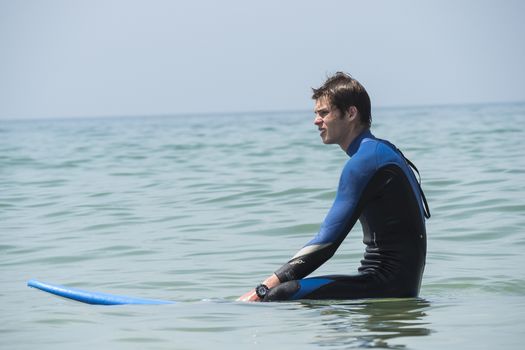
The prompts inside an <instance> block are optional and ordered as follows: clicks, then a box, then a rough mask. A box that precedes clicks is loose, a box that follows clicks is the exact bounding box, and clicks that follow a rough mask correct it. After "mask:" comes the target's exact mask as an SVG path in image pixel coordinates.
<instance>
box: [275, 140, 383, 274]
mask: <svg viewBox="0 0 525 350" xmlns="http://www.w3.org/2000/svg"><path fill="white" fill-rule="evenodd" d="M375 146H376V145H375V144H373V145H370V146H369V147H368V149H365V150H363V152H360V153H359V155H356V156H354V157H353V158H351V159H350V160H348V161H347V163H346V165H345V167H344V169H343V171H342V173H341V177H340V179H339V185H338V189H337V194H336V198H335V200H334V203H333V205H332V207H331V209H330V210H329V212H328V214H327V216H326V218H325V220H324V222H323V224H322V225H321V228H320V230H319V232H318V233H317V235H316V236H315V237H314V238H313V239H312V240H310V241H309V242H308V243H307V244H306V245H305V246H304V247H303V248H302V249H301V250H299V251H298V252H297V254H295V255H294V256H293V258H292V259H291V260H290V261H288V262H287V263H286V264H284V265H283V266H282V267H281V268H280V269H278V270H277V271H276V272H275V274H276V275H277V277H278V278H279V280H280V281H281V282H286V281H290V280H296V279H301V278H303V277H305V276H308V275H309V274H310V273H312V272H313V271H315V270H316V269H317V268H318V267H320V266H321V265H322V264H324V263H325V262H326V261H327V260H328V259H330V258H331V257H332V256H333V255H334V253H335V252H336V250H337V248H338V247H339V246H340V245H341V243H342V242H343V240H344V239H345V238H346V236H347V235H348V233H349V232H350V230H351V229H352V227H353V226H354V224H355V222H356V221H357V219H358V218H359V216H360V214H361V211H362V207H363V204H362V203H360V202H361V201H360V198H361V195H362V193H363V190H364V188H365V187H366V185H367V183H368V182H369V180H370V179H371V177H372V175H373V173H374V171H375V170H376V168H377V163H376V159H375V157H374V149H375Z"/></svg>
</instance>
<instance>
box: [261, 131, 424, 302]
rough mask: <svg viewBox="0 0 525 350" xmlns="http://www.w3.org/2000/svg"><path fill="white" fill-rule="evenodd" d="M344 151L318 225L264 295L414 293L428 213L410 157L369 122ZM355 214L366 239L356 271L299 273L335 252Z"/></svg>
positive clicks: (421, 267) (340, 296) (381, 295)
mask: <svg viewBox="0 0 525 350" xmlns="http://www.w3.org/2000/svg"><path fill="white" fill-rule="evenodd" d="M347 153H348V155H349V156H350V157H351V158H350V159H349V160H348V161H347V163H346V164H345V167H344V169H343V172H342V174H341V178H340V181H339V187H338V190H337V195H336V198H335V201H334V203H333V206H332V208H331V209H330V211H329V212H328V215H327V216H326V219H325V220H324V222H323V224H322V226H321V228H320V231H319V233H318V234H317V235H316V236H315V237H314V238H313V239H312V240H311V241H310V242H308V243H307V244H306V246H304V247H303V248H302V249H301V250H300V251H299V252H298V253H297V254H296V255H295V256H294V257H293V258H292V259H291V260H290V261H288V262H287V263H286V264H285V265H283V266H282V267H281V268H280V269H279V270H277V271H276V272H275V274H276V275H277V277H278V278H279V280H280V281H281V284H280V285H278V286H277V287H275V288H273V289H271V290H270V291H269V293H268V295H267V296H266V297H265V299H264V301H275V300H295V299H358V298H387V297H415V296H417V295H418V293H419V288H420V285H421V278H422V275H423V270H424V267H425V256H426V230H425V217H427V218H428V217H430V214H429V212H428V206H427V204H426V200H425V197H424V194H423V191H422V190H421V187H420V185H419V183H418V181H417V179H416V177H415V175H414V173H413V171H412V170H411V169H410V166H411V165H412V163H410V162H409V161H408V160H407V159H406V158H405V157H404V156H403V154H402V153H401V152H400V151H399V150H398V149H397V148H396V147H395V146H393V145H392V144H391V143H389V142H387V141H384V140H380V139H377V138H376V137H374V136H373V135H372V134H371V133H370V130H368V129H367V130H365V131H364V132H362V133H361V134H360V135H359V136H358V137H357V138H356V139H355V140H354V141H353V142H352V143H351V145H350V146H349V148H348V150H347ZM412 166H413V165H412ZM358 219H359V221H360V222H361V225H362V227H363V235H364V237H363V242H364V243H365V245H366V251H365V254H364V259H363V260H361V266H360V267H359V268H358V273H357V274H355V275H335V276H321V277H314V278H305V279H303V278H304V277H305V276H308V275H309V274H310V273H312V272H313V271H314V270H316V269H317V268H318V267H319V266H321V265H322V264H323V263H325V262H326V261H327V260H328V259H330V258H331V257H332V256H333V255H334V253H335V251H336V250H337V248H338V247H339V245H340V244H341V243H342V242H343V240H344V239H345V237H346V236H347V235H348V233H349V231H350V230H351V229H352V227H353V226H354V224H355V223H356V221H357V220H358Z"/></svg>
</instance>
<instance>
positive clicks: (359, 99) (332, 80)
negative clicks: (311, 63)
mask: <svg viewBox="0 0 525 350" xmlns="http://www.w3.org/2000/svg"><path fill="white" fill-rule="evenodd" d="M312 91H313V95H312V99H314V100H318V99H319V98H321V97H326V98H328V101H330V104H331V105H333V106H335V107H337V108H338V109H339V110H340V111H342V112H344V111H346V110H347V109H348V108H350V106H355V107H356V108H357V110H358V111H359V116H360V118H361V122H362V123H363V124H365V125H367V126H368V127H370V125H371V124H372V113H371V108H370V97H369V96H368V93H367V92H366V90H365V88H364V87H363V85H361V83H359V82H358V81H357V80H356V79H354V78H352V76H351V75H350V74H346V73H343V72H337V73H335V74H334V75H333V76H331V77H328V79H327V80H326V81H325V83H324V84H323V86H321V87H320V88H318V89H312Z"/></svg>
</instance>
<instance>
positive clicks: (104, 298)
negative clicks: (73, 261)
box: [27, 280, 175, 305]
mask: <svg viewBox="0 0 525 350" xmlns="http://www.w3.org/2000/svg"><path fill="white" fill-rule="evenodd" d="M27 285H28V286H29V287H33V288H36V289H39V290H41V291H44V292H47V293H51V294H54V295H57V296H59V297H63V298H66V299H71V300H75V301H79V302H81V303H86V304H92V305H128V304H135V305H162V304H174V303H175V302H174V301H168V300H157V299H143V298H134V297H129V296H125V295H116V294H109V293H98V292H90V291H87V290H82V289H77V288H70V287H66V286H61V285H56V284H50V283H45V282H40V281H37V280H30V281H28V282H27Z"/></svg>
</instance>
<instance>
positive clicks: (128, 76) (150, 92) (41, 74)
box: [0, 0, 525, 119]
mask: <svg viewBox="0 0 525 350" xmlns="http://www.w3.org/2000/svg"><path fill="white" fill-rule="evenodd" d="M524 14H525V2H524V1H519V0H516V1H514V0H507V1H502V0H500V1H496V0H491V1H484V0H478V1H475V0H472V1H471V0H439V1H433V0H428V1H425V0H421V1H415V0H414V1H406V0H399V1H392V0H369V1H362V0H360V1H355V0H340V1H336V0H327V1H318V0H317V1H312V0H279V1H277V0H265V1H246V0H221V1H214V0H192V1H189V0H187V1H176V0H173V1H168V0H148V1H146V0H144V1H137V0H89V1H84V0H77V1H73V0H24V1H15V0H0V119H17V118H46V117H59V118H63V117H90V116H144V115H146V116H147V115H175V114H201V113H216V112H217V113H229V112H246V111H256V112H263V111H287V110H309V109H312V108H313V102H312V100H311V88H312V87H318V86H320V85H321V84H322V83H323V82H324V80H325V79H326V77H327V75H329V74H333V73H335V72H337V71H345V72H348V73H350V74H352V75H353V76H354V77H355V78H357V79H358V80H359V81H360V82H361V83H362V84H363V85H364V86H365V87H366V89H367V91H368V92H369V94H370V96H371V99H372V105H373V108H375V107H388V106H420V105H443V104H466V103H492V102H520V101H525V84H524V82H525V69H524V66H525V44H524V42H525V39H524V38H525V21H524V20H523V15H524Z"/></svg>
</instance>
